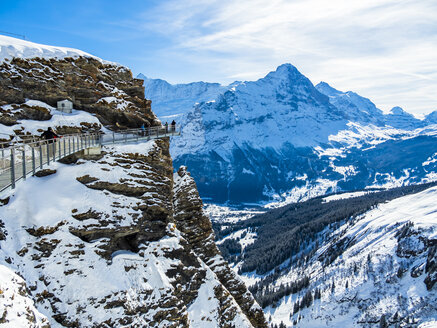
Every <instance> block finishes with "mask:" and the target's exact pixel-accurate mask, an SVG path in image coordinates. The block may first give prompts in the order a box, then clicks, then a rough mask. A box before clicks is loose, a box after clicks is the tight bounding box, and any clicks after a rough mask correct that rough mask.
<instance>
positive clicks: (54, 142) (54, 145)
mask: <svg viewBox="0 0 437 328" xmlns="http://www.w3.org/2000/svg"><path fill="white" fill-rule="evenodd" d="M52 148H53V162H56V141H55V140H53V147H52Z"/></svg>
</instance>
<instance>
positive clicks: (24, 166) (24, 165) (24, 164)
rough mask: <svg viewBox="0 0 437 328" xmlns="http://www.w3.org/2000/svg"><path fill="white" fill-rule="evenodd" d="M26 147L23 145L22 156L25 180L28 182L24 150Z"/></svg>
mask: <svg viewBox="0 0 437 328" xmlns="http://www.w3.org/2000/svg"><path fill="white" fill-rule="evenodd" d="M24 147H25V146H24V145H23V150H22V156H23V163H22V164H23V180H26V151H25V149H24Z"/></svg>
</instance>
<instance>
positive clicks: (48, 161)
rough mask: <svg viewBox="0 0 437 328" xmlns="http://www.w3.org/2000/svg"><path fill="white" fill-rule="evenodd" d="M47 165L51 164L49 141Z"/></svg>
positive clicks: (48, 145)
mask: <svg viewBox="0 0 437 328" xmlns="http://www.w3.org/2000/svg"><path fill="white" fill-rule="evenodd" d="M47 165H50V144H49V142H48V141H47Z"/></svg>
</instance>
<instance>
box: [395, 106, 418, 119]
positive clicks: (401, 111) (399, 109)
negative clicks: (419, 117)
mask: <svg viewBox="0 0 437 328" xmlns="http://www.w3.org/2000/svg"><path fill="white" fill-rule="evenodd" d="M390 114H392V115H403V116H408V117H414V116H413V115H411V114H410V113H407V112H406V111H405V110H404V109H403V108H402V107H399V106H395V107H393V108H392V109H391V110H390Z"/></svg>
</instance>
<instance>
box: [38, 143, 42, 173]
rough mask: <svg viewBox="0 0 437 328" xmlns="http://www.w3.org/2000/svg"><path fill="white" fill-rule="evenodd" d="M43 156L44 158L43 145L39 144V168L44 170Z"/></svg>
mask: <svg viewBox="0 0 437 328" xmlns="http://www.w3.org/2000/svg"><path fill="white" fill-rule="evenodd" d="M42 160H43V156H42V144H39V167H40V169H41V170H42V166H43V161H42Z"/></svg>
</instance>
